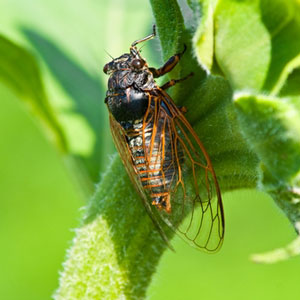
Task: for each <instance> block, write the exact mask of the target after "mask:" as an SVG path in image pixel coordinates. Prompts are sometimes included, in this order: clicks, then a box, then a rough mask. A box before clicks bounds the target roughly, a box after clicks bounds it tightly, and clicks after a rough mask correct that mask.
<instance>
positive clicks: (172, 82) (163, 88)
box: [160, 72, 194, 90]
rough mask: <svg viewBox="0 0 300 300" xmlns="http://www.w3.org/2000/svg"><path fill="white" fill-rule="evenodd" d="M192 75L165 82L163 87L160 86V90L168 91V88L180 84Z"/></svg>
mask: <svg viewBox="0 0 300 300" xmlns="http://www.w3.org/2000/svg"><path fill="white" fill-rule="evenodd" d="M193 75H194V73H193V72H192V73H190V74H189V75H187V76H185V77H183V78H180V79H171V80H170V81H168V82H166V83H165V84H164V85H162V86H161V87H160V88H161V89H162V90H166V89H168V88H169V87H171V86H173V85H175V84H176V83H178V82H181V81H184V80H186V79H188V78H190V77H191V76H193Z"/></svg>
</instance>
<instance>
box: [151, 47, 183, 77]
mask: <svg viewBox="0 0 300 300" xmlns="http://www.w3.org/2000/svg"><path fill="white" fill-rule="evenodd" d="M185 50H186V45H184V49H183V51H182V52H180V53H177V54H175V55H173V56H171V57H170V58H169V59H168V61H167V62H166V63H165V64H164V65H163V66H162V67H161V68H159V69H155V68H149V70H150V71H151V72H152V74H153V77H154V78H158V77H160V76H162V75H164V74H166V73H168V72H170V71H172V70H173V68H174V67H175V66H176V65H177V63H178V62H179V60H180V58H181V57H182V55H183V53H184V52H185Z"/></svg>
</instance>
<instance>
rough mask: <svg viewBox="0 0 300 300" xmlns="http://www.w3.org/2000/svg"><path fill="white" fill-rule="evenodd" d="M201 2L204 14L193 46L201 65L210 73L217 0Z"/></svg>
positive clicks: (212, 58)
mask: <svg viewBox="0 0 300 300" xmlns="http://www.w3.org/2000/svg"><path fill="white" fill-rule="evenodd" d="M199 2H200V10H201V13H202V16H201V22H200V24H199V26H198V29H197V31H196V34H195V36H194V38H193V44H194V45H193V46H194V48H195V50H196V53H195V54H196V56H197V59H198V62H199V64H200V66H201V67H202V68H203V69H204V70H206V71H207V72H208V73H210V72H211V70H212V67H213V62H214V47H215V44H214V10H215V7H216V4H217V1H216V0H214V1H210V0H203V1H199Z"/></svg>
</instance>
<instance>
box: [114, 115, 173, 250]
mask: <svg viewBox="0 0 300 300" xmlns="http://www.w3.org/2000/svg"><path fill="white" fill-rule="evenodd" d="M109 122H110V129H111V133H112V137H113V140H114V143H115V145H116V148H117V150H118V152H119V154H120V157H121V159H122V161H123V164H124V166H125V169H126V171H127V173H128V176H129V178H130V180H131V182H132V183H133V185H134V187H135V189H136V190H137V192H138V194H139V195H140V198H141V200H142V203H143V205H144V207H145V209H146V212H147V213H148V215H149V216H150V218H151V220H152V222H153V224H154V226H155V227H156V228H157V230H158V232H159V233H160V235H161V237H162V238H163V240H164V241H165V242H166V243H167V245H168V247H169V248H170V249H172V250H173V247H172V246H171V245H170V243H169V240H168V238H167V236H166V234H165V232H164V230H163V228H162V226H161V224H160V223H159V220H158V216H157V215H156V214H155V211H153V207H151V205H150V203H149V198H148V195H147V194H146V193H145V190H144V188H143V186H142V183H141V180H140V178H139V176H138V172H137V170H136V168H135V165H134V163H133V159H132V155H131V151H130V149H129V146H128V144H127V140H126V135H125V132H124V129H123V128H122V126H121V125H120V124H119V123H118V122H117V121H116V120H115V118H114V117H113V116H112V115H111V114H110V115H109Z"/></svg>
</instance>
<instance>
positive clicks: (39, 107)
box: [0, 36, 67, 152]
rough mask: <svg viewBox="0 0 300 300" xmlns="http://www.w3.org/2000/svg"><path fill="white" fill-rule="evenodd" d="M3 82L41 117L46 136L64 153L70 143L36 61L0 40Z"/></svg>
mask: <svg viewBox="0 0 300 300" xmlns="http://www.w3.org/2000/svg"><path fill="white" fill-rule="evenodd" d="M0 80H1V81H2V82H4V83H5V84H7V85H8V86H9V87H11V88H12V89H13V90H14V92H15V93H17V94H18V95H19V96H20V99H22V100H23V101H24V103H26V105H27V107H28V108H29V109H30V111H31V113H32V114H34V115H35V116H37V117H38V119H39V120H40V121H41V124H42V125H43V127H44V129H45V132H46V134H47V135H48V136H49V138H50V139H52V140H53V142H54V143H55V144H56V145H57V147H58V148H59V149H60V150H61V151H63V152H66V151H67V146H66V141H65V138H64V135H63V133H62V131H61V128H60V126H59V125H58V122H57V120H56V118H55V116H54V114H53V112H52V109H51V107H50V106H49V104H48V100H47V97H46V94H45V92H44V88H43V84H42V81H41V76H40V71H39V68H38V66H37V63H36V61H35V59H34V57H33V56H32V55H31V54H30V53H28V52H27V51H26V50H25V49H23V48H22V47H20V46H18V45H16V44H14V43H13V42H11V41H9V40H8V39H7V38H5V37H4V36H0Z"/></svg>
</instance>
